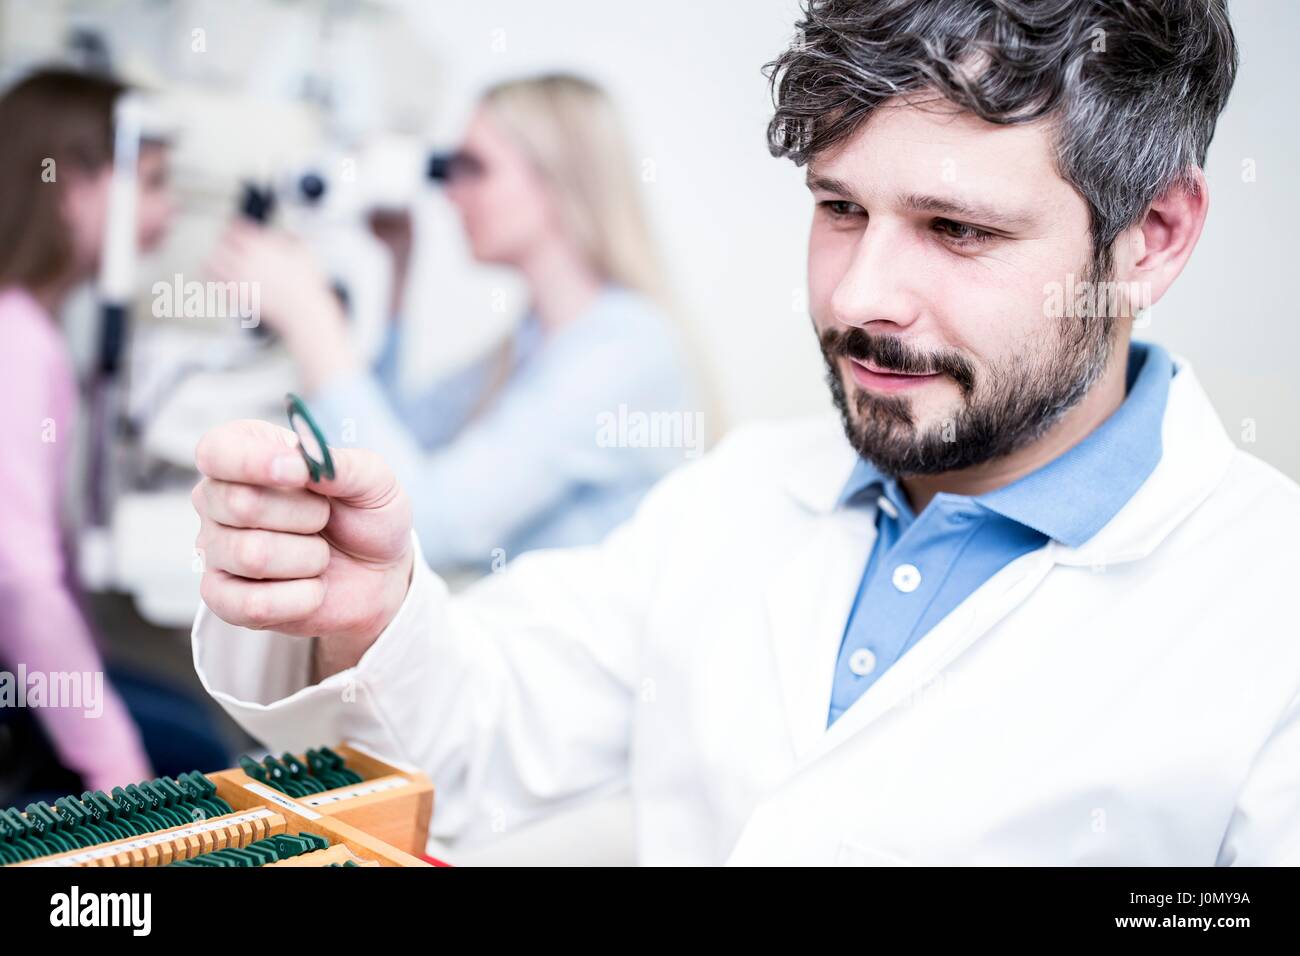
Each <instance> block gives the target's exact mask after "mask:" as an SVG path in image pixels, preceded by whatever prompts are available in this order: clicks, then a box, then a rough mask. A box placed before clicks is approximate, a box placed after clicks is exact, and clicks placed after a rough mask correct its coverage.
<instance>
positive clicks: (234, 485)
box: [190, 478, 330, 534]
mask: <svg viewBox="0 0 1300 956" xmlns="http://www.w3.org/2000/svg"><path fill="white" fill-rule="evenodd" d="M190 498H191V500H192V501H193V502H194V508H195V510H196V511H198V513H199V514H200V515H203V516H205V517H207V518H210V519H211V520H213V521H216V522H218V523H219V524H223V525H225V526H226V527H228V528H265V529H267V530H268V531H287V532H289V533H291V534H315V533H316V532H318V531H320V530H321V529H322V528H324V527H325V524H326V522H328V521H329V518H330V505H329V502H328V501H327V500H326V499H324V498H322V497H321V496H320V495H315V494H312V493H311V492H309V491H299V490H297V489H291V488H266V487H262V486H258V485H245V484H240V483H238V482H233V481H220V480H218V479H215V478H204V479H203V480H202V481H200V482H199V483H198V484H197V485H195V486H194V492H193V493H192V494H191V496H190Z"/></svg>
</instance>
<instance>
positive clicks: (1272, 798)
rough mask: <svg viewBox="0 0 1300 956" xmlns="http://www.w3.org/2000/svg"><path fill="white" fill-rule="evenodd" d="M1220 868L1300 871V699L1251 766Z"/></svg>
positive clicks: (1220, 861) (1223, 846)
mask: <svg viewBox="0 0 1300 956" xmlns="http://www.w3.org/2000/svg"><path fill="white" fill-rule="evenodd" d="M1218 862H1219V864H1220V865H1231V866H1300V695H1297V696H1296V697H1295V698H1294V699H1293V700H1292V701H1291V706H1290V707H1289V708H1288V710H1287V712H1286V714H1285V715H1284V716H1283V718H1282V720H1281V721H1280V722H1279V723H1278V725H1277V727H1276V728H1274V730H1273V733H1272V734H1271V735H1270V736H1269V738H1268V740H1267V741H1266V742H1265V744H1264V746H1263V747H1262V748H1261V749H1260V752H1259V753H1258V754H1257V755H1256V757H1255V760H1254V763H1253V764H1252V765H1251V770H1250V773H1249V775H1248V776H1247V778H1246V783H1245V785H1244V786H1243V787H1242V789H1241V792H1240V793H1239V794H1238V797H1237V804H1236V806H1235V807H1234V809H1233V814H1232V819H1231V821H1230V823H1229V825H1228V832H1227V834H1226V835H1225V836H1224V839H1223V844H1222V846H1221V847H1220V850H1219V859H1218Z"/></svg>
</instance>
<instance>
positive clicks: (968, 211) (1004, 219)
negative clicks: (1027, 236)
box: [898, 193, 1033, 229]
mask: <svg viewBox="0 0 1300 956" xmlns="http://www.w3.org/2000/svg"><path fill="white" fill-rule="evenodd" d="M898 203H899V205H901V206H904V207H906V208H908V209H914V210H916V211H917V212H934V213H940V214H942V215H944V216H951V217H952V218H954V219H957V220H960V221H962V222H970V223H974V224H977V225H981V226H993V227H994V228H1000V229H1018V228H1022V227H1024V226H1028V225H1030V224H1031V223H1032V222H1033V219H1032V218H1031V217H1030V216H1029V215H1028V214H1025V215H1021V214H1017V213H1009V212H1005V211H1003V210H1001V209H995V208H993V207H992V206H985V205H981V204H980V203H972V202H965V201H964V200H961V199H951V198H947V197H944V196H925V195H922V194H920V193H908V194H907V195H905V196H900V197H899V200H898Z"/></svg>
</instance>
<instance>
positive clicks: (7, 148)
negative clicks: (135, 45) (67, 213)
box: [0, 68, 124, 289]
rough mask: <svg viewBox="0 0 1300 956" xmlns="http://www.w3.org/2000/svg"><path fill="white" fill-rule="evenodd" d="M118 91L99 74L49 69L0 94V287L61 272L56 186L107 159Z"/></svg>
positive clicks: (67, 250) (29, 285) (63, 259)
mask: <svg viewBox="0 0 1300 956" xmlns="http://www.w3.org/2000/svg"><path fill="white" fill-rule="evenodd" d="M123 90H124V87H123V85H122V84H121V83H119V82H117V81H116V80H112V79H109V78H107V77H100V76H94V75H91V74H87V73H79V72H76V71H74V70H67V69H59V68H50V69H42V70H38V71H37V72H35V73H32V74H30V75H29V76H27V77H26V78H25V79H23V80H21V81H19V82H18V83H17V84H15V85H14V86H13V87H12V88H10V89H9V90H8V91H7V92H6V93H5V94H4V96H3V97H0V131H3V132H0V183H3V184H4V185H3V188H0V236H3V237H4V241H3V242H0V288H3V287H5V286H10V285H20V286H22V287H24V288H26V289H40V288H44V287H47V286H49V285H51V284H53V283H57V282H60V281H62V280H63V279H64V277H65V276H66V275H67V272H68V269H69V268H70V267H71V266H72V256H73V251H72V240H71V236H70V234H69V230H68V226H67V224H66V222H65V221H64V218H63V212H62V196H63V189H64V183H66V182H67V178H68V176H69V174H72V175H77V174H81V175H88V174H92V173H96V172H98V171H100V170H102V169H103V168H104V167H105V166H106V165H108V164H109V163H110V162H112V159H113V103H114V101H115V100H116V99H117V97H118V96H119V95H120V94H121V93H122V91H123Z"/></svg>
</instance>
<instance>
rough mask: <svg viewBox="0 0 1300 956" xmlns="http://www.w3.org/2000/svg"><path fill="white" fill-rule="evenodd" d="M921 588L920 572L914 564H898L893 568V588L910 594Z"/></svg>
mask: <svg viewBox="0 0 1300 956" xmlns="http://www.w3.org/2000/svg"><path fill="white" fill-rule="evenodd" d="M920 586H921V572H920V570H919V569H918V568H917V566H916V565H915V564H900V565H899V566H898V567H896V568H894V587H896V588H898V590H900V591H902V592H903V593H904V594H911V593H912V592H913V591H915V590H916V589H917V588H919V587H920Z"/></svg>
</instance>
